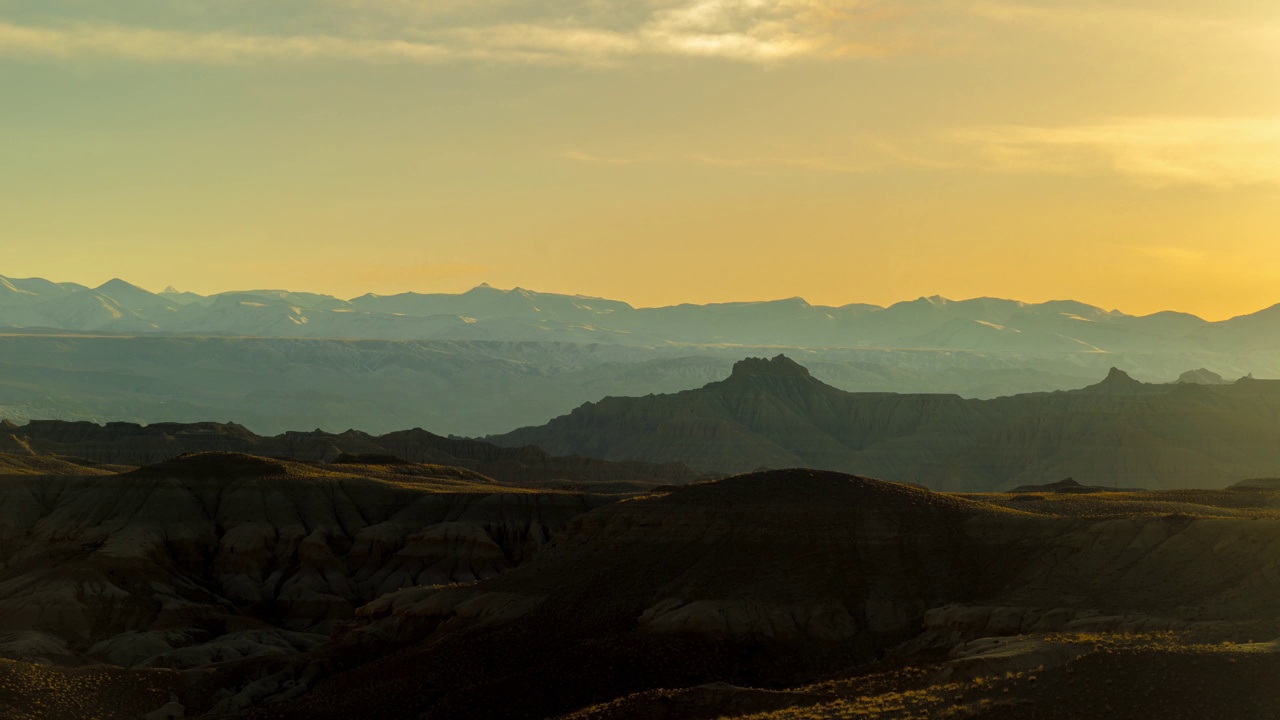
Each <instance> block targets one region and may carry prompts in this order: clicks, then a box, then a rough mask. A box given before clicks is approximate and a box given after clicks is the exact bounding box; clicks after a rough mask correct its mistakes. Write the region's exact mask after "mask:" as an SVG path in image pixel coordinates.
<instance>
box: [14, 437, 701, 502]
mask: <svg viewBox="0 0 1280 720" xmlns="http://www.w3.org/2000/svg"><path fill="white" fill-rule="evenodd" d="M191 452H235V453H246V454H253V455H259V456H264V457H273V458H283V459H289V460H301V461H306V462H326V463H327V462H333V461H341V462H346V463H358V462H359V460H360V458H361V457H371V458H375V459H377V458H398V459H400V460H405V461H410V462H417V463H428V464H433V465H442V466H450V467H456V468H466V469H469V470H473V471H475V472H477V473H480V474H482V475H485V476H487V477H490V478H493V479H495V480H497V481H499V482H501V483H503V484H506V485H512V486H521V487H539V488H558V489H584V488H588V487H590V488H591V489H592V490H593V491H595V492H609V491H634V490H639V489H643V488H645V487H650V486H653V485H666V484H673V483H674V484H683V483H688V482H691V481H693V480H695V479H698V478H700V477H701V475H699V474H698V473H695V472H693V471H691V470H689V468H688V467H686V466H684V465H682V464H680V463H663V464H653V463H644V462H609V461H602V460H595V459H592V458H587V457H556V456H552V455H550V454H548V453H545V452H543V451H541V450H539V449H538V448H534V447H525V448H509V447H499V446H497V445H493V444H490V443H487V442H483V441H479V440H468V439H465V438H449V437H441V436H439V435H434V434H432V433H429V432H426V431H425V430H404V431H400V432H394V433H388V434H386V435H381V436H374V435H369V434H368V433H363V432H359V431H356V430H348V431H347V432H344V433H337V434H335V433H326V432H322V431H320V430H316V431H314V432H289V433H284V434H281V435H276V436H270V437H264V436H261V435H257V434H255V433H253V432H251V431H249V430H248V429H247V428H245V427H242V426H240V425H236V424H234V423H227V424H222V423H192V424H183V423H156V424H153V425H138V424H135V423H107V424H106V425H98V424H95V423H90V422H64V421H60V420H33V421H31V422H30V423H27V424H26V425H15V424H13V423H10V422H6V421H0V453H9V454H11V455H13V456H16V457H15V459H14V460H13V461H12V462H14V463H18V462H19V460H18V459H17V458H21V457H23V456H26V457H40V456H61V457H68V458H73V459H76V458H78V459H81V460H87V461H90V462H91V463H110V464H114V465H117V466H139V465H148V464H153V463H158V462H162V461H165V460H169V459H171V458H174V457H177V456H178V455H181V454H183V453H191ZM343 456H346V457H343ZM21 462H26V463H30V462H34V461H32V460H26V461H21ZM46 462H48V460H46ZM374 464H378V463H374ZM0 472H3V466H0Z"/></svg>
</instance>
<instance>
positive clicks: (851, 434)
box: [488, 355, 1280, 491]
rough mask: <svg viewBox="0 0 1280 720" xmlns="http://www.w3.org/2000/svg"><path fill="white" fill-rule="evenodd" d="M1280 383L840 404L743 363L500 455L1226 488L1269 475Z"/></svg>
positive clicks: (1002, 481) (976, 484)
mask: <svg viewBox="0 0 1280 720" xmlns="http://www.w3.org/2000/svg"><path fill="white" fill-rule="evenodd" d="M1277 406H1280V382H1276V381H1264V380H1255V379H1253V378H1242V379H1240V380H1238V381H1236V382H1234V383H1231V384H1223V385H1202V384H1197V383H1188V382H1181V383H1174V384H1147V383H1142V382H1138V381H1137V380H1134V379H1133V378H1132V377H1130V376H1129V375H1127V374H1126V373H1124V372H1122V371H1120V370H1117V369H1114V368H1113V369H1112V371H1111V372H1110V374H1109V375H1108V376H1107V378H1106V379H1105V380H1103V381H1102V382H1100V383H1097V384H1094V385H1091V386H1089V387H1085V388H1083V389H1080V390H1075V391H1062V392H1053V393H1029V394H1024V395H1015V396H1008V397H1002V398H996V399H993V400H972V399H965V398H962V397H960V396H957V395H919V394H914V395H908V394H887V393H847V392H844V391H842V390H838V389H836V388H834V387H832V386H830V385H828V384H826V383H824V382H821V381H820V380H818V379H816V378H814V377H813V376H812V375H811V374H810V373H809V372H808V370H806V369H805V368H804V367H802V366H800V365H799V364H797V363H796V362H794V361H793V360H791V359H789V358H787V357H785V356H781V355H780V356H778V357H775V358H774V359H772V360H764V359H758V358H756V359H748V360H744V361H741V362H739V363H738V364H736V365H735V366H734V369H733V372H732V374H731V375H730V376H729V378H727V379H725V380H722V381H720V382H715V383H711V384H708V385H706V386H704V387H702V388H700V389H697V390H689V391H684V392H680V393H675V394H670V395H649V396H645V397H630V398H628V397H610V398H605V399H603V400H601V401H599V402H594V403H587V404H585V405H583V406H581V407H580V408H578V409H577V410H575V411H573V412H572V413H570V414H568V415H565V416H561V417H559V418H556V419H554V420H552V421H551V422H549V423H548V424H546V425H543V426H540V427H528V428H522V429H520V430H516V431H514V432H511V433H508V434H505V435H500V436H494V437H490V438H488V439H489V440H491V441H493V442H496V443H498V444H501V445H513V446H518V445H537V446H538V447H542V448H545V449H547V450H548V451H549V452H553V453H560V454H567V453H577V454H583V455H590V456H593V457H602V458H607V459H610V460H619V461H621V460H632V461H636V460H643V461H647V462H683V463H687V464H688V465H690V466H691V467H693V468H695V469H703V470H711V469H715V470H719V471H723V472H744V471H748V470H753V469H757V468H784V467H797V466H799V467H813V468H820V469H828V470H838V471H842V472H851V473H858V474H864V475H869V476H874V477H882V478H886V479H890V480H896V481H901V482H914V483H921V484H924V485H926V486H929V487H931V488H935V489H942V490H954V491H982V490H1003V489H1008V488H1012V487H1016V486H1020V485H1040V484H1045V483H1049V482H1056V481H1058V480H1061V479H1062V478H1064V477H1072V478H1075V479H1076V480H1078V481H1080V482H1081V483H1082V484H1086V485H1095V486H1103V487H1110V488H1117V487H1147V488H1151V489H1159V488H1182V487H1223V486H1226V485H1228V484H1231V483H1233V482H1236V481H1238V480H1242V479H1245V478H1249V477H1257V476H1265V475H1272V474H1274V473H1275V470H1276V469H1277V468H1280V416H1278V415H1277V414H1276V407H1277Z"/></svg>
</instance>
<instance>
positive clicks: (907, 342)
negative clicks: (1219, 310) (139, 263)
mask: <svg viewBox="0 0 1280 720" xmlns="http://www.w3.org/2000/svg"><path fill="white" fill-rule="evenodd" d="M1277 330H1280V312H1277V311H1275V310H1269V311H1264V312H1261V313H1257V314H1255V315H1251V316H1246V317H1243V318H1237V319H1235V320H1231V321H1226V322H1219V323H1210V322H1206V321H1203V320H1201V319H1199V318H1195V317H1193V316H1189V315H1183V314H1177V313H1161V314H1157V315H1151V316H1147V317H1134V316H1130V315H1126V314H1124V313H1119V312H1114V311H1106V310H1103V309H1101V308H1096V307H1091V306H1088V305H1085V304H1082V303H1076V302H1057V303H1044V304H1039V305H1032V304H1026V303H1021V302H1016V301H1010V300H993V299H979V300H967V301H960V302H951V301H948V300H944V299H942V298H922V299H920V300H915V301H911V302H905V303H898V304H896V305H892V306H890V307H887V308H882V307H877V306H872V305H849V306H844V307H840V308H833V307H820V306H813V305H810V304H809V303H806V302H805V301H803V300H800V299H791V300H779V301H776V302H748V303H726V304H719V305H679V306H674V307H666V308H634V307H632V306H630V305H628V304H626V303H622V302H617V301H612V300H603V299H599V298H587V297H579V296H570V295H556V294H549V293H538V292H532V291H528V290H521V289H515V290H499V289H495V288H491V287H486V286H481V287H478V288H475V289H473V290H470V291H468V292H465V293H461V294H456V295H448V294H415V293H406V294H401V295H393V296H376V295H364V296H361V297H358V298H354V299H351V300H343V299H339V298H336V297H332V296H328V295H320V294H315V293H305V292H292V291H285V290H255V291H244V292H232V293H222V294H218V295H213V296H202V295H198V294H195V293H190V292H179V291H177V290H174V289H173V288H168V289H166V290H165V291H164V292H160V293H152V292H149V291H147V290H144V289H142V288H139V287H136V286H134V285H131V284H129V283H127V282H124V281H122V280H112V281H110V282H107V283H105V284H103V285H101V286H99V287H96V288H90V287H87V286H84V285H79V284H75V283H54V282H50V281H47V280H40V279H25V280H20V279H13V278H0V418H9V419H11V420H14V421H18V422H25V421H28V420H39V419H63V420H86V421H92V422H98V423H104V422H112V421H128V422H135V423H161V422H188V423H190V422H203V421H208V420H220V421H234V422H237V423H240V424H243V425H245V426H246V427H248V428H250V429H251V430H253V431H255V432H258V433H264V434H269V435H274V434H279V433H282V432H286V431H289V430H296V429H299V428H321V429H324V430H326V431H329V432H340V431H342V430H344V429H346V428H349V427H358V428H361V429H362V430H365V431H367V432H372V433H387V432H392V431H395V430H399V429H402V428H406V427H422V428H425V429H427V430H429V431H431V432H434V433H437V434H441V435H447V434H461V435H469V436H480V435H491V434H500V433H505V432H509V431H511V430H512V429H514V428H519V427H524V426H530V425H537V424H540V423H543V422H546V421H547V420H548V419H549V418H552V417H556V416H559V415H563V414H565V413H567V412H569V411H571V410H573V409H574V408H575V407H578V406H579V405H581V404H583V403H585V402H590V401H595V400H599V399H600V398H602V397H607V396H623V395H643V394H646V393H672V392H678V391H682V390H690V389H694V388H698V387H701V386H702V385H705V384H707V383H709V382H712V381H714V380H716V379H718V378H722V377H724V376H725V375H726V374H728V373H729V372H730V370H731V368H732V366H733V364H734V363H735V362H736V361H738V360H741V359H742V358H743V357H745V356H749V355H773V354H776V353H777V352H778V351H779V349H780V348H782V349H785V352H786V354H787V355H788V356H789V357H792V358H795V359H797V360H799V361H801V362H803V363H804V365H805V366H806V367H808V368H809V369H811V370H812V372H813V375H814V376H815V377H817V378H819V379H821V380H822V381H824V382H826V383H828V384H830V385H832V386H834V387H837V388H840V389H842V390H846V391H851V392H895V393H912V394H915V393H951V394H958V395H961V396H964V397H969V398H982V399H990V398H995V397H1000V396H1005V395H1014V394H1023V393H1028V392H1037V391H1049V390H1065V389H1071V388H1078V387H1081V386H1083V385H1085V384H1088V383H1089V382H1092V381H1094V380H1096V378H1098V377H1100V376H1101V375H1102V374H1104V373H1105V372H1106V371H1107V369H1108V368H1110V367H1113V366H1114V367H1120V368H1122V369H1124V370H1125V371H1126V372H1128V373H1130V374H1131V375H1133V376H1134V377H1136V378H1139V379H1142V380H1144V381H1150V382H1167V381H1172V380H1175V379H1176V378H1178V377H1179V374H1180V373H1183V372H1184V371H1186V370H1187V369H1188V368H1205V369H1207V371H1208V372H1209V373H1212V374H1215V375H1218V376H1221V377H1226V378H1235V377H1240V376H1242V375H1246V374H1250V373H1252V374H1254V375H1256V376H1257V377H1280V352H1277V351H1276V348H1277V347H1280V332H1278V331H1277Z"/></svg>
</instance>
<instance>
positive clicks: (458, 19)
mask: <svg viewBox="0 0 1280 720" xmlns="http://www.w3.org/2000/svg"><path fill="white" fill-rule="evenodd" d="M107 5H109V6H110V7H104V6H107ZM0 88H2V89H3V96H2V99H0V248H2V249H3V251H4V253H3V258H4V259H3V262H2V263H0V274H3V275H9V276H26V275H39V276H44V277H50V278H52V279H57V280H74V281H78V282H83V283H91V284H96V283H98V282H101V281H103V280H106V279H108V278H110V277H113V276H121V277H125V278H127V279H130V280H132V281H133V282H136V283H138V284H141V285H143V286H145V287H149V288H151V289H155V290H158V289H160V288H162V287H163V286H165V285H168V284H171V283H172V284H174V285H177V286H179V287H180V288H183V289H191V290H196V291H200V292H216V291H222V290H228V289H236V288H247V287H265V286H272V287H281V286H283V287H289V288H291V289H298V290H312V291H319V292H329V293H333V294H336V295H340V296H347V297H349V296H353V295H357V294H361V293H364V292H368V291H374V292H379V293H392V292H401V291H406V290H417V291H459V290H465V289H467V288H468V287H471V286H473V285H475V284H478V283H480V282H482V281H487V282H489V283H491V284H493V285H496V286H500V287H511V286H516V285H519V286H523V287H528V288H533V289H538V290H545V291H555V292H575V293H583V294H590V295H602V296H608V297H612V298H618V299H622V300H627V301H630V302H632V303H634V304H637V305H661V304H672V303H679V302H715V301H727V300H752V299H769V298H778V297H790V296H796V295H799V296H803V297H805V298H807V299H808V300H809V301H810V302H813V303H822V304H835V305H838V304H844V303H850V302H874V303H880V304H886V303H891V302H895V301H898V300H904V299H911V298H914V297H918V296H921V295H934V294H940V295H944V296H948V297H952V298H956V299H960V298H967V297H974V296H983V295H986V296H1000V297H1011V298H1016V299H1021V300H1027V301H1041V300H1048V299H1054V298H1074V299H1079V300H1082V301H1085V302H1090V303H1094V304H1097V305H1102V306H1104V307H1107V308H1119V309H1121V310H1124V311H1126V312H1131V313H1146V312H1154V311H1157V310H1163V309H1176V310H1184V311H1190V312H1195V313H1197V314H1200V315H1202V316H1205V317H1209V318H1214V319H1217V318H1223V317H1229V316H1232V315H1238V314H1242V313H1247V312H1253V311H1256V310H1258V309H1261V308H1263V307H1266V306H1270V305H1272V304H1275V303H1277V302H1280V5H1277V4H1276V3H1275V2H1274V0H1222V1H1221V2H1215V3H1205V2H1203V1H1202V0H1195V1H1192V0H1160V1H1159V2H1157V1H1156V0H1142V1H1139V0H1113V1H1111V2H1102V1H1094V0H1034V1H1032V0H1027V1H1024V2H1012V1H1009V2H998V1H997V2H962V1H954V2H953V1H951V0H850V1H845V2H830V1H828V0H629V1H626V0H624V1H619V2H601V1H600V0H540V1H539V2H530V1H529V0H468V1H466V2H464V1H462V0H433V1H432V2H418V1H415V0H273V2H271V3H262V2H250V1H249V0H227V1H226V2H219V3H202V2H194V1H183V0H117V1H116V2H112V3H101V2H97V1H95V0H39V1H38V2H36V1H29V0H0Z"/></svg>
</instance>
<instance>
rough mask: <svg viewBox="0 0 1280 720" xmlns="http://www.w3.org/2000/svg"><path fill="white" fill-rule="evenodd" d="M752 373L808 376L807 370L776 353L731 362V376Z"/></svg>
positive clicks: (750, 374)
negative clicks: (765, 356)
mask: <svg viewBox="0 0 1280 720" xmlns="http://www.w3.org/2000/svg"><path fill="white" fill-rule="evenodd" d="M753 375H772V376H784V377H806V378H807V377H810V375H809V370H808V369H807V368H805V367H804V366H803V365H801V364H800V363H798V362H796V361H795V360H792V359H791V358H789V357H787V356H786V355H778V356H777V357H775V358H773V359H771V360H770V359H765V358H756V357H751V358H746V359H744V360H739V361H738V362H736V363H734V364H733V375H732V376H731V377H748V376H753Z"/></svg>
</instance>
